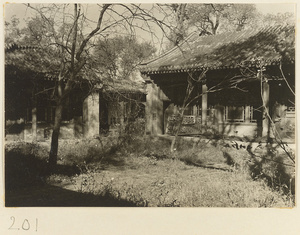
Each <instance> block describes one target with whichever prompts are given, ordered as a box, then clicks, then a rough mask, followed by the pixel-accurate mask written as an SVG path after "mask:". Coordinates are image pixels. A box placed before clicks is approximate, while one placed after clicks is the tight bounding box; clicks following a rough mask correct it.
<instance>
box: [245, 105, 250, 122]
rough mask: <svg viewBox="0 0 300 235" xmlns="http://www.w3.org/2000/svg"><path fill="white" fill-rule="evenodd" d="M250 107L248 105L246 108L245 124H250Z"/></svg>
mask: <svg viewBox="0 0 300 235" xmlns="http://www.w3.org/2000/svg"><path fill="white" fill-rule="evenodd" d="M250 112H251V110H250V105H246V107H245V123H250Z"/></svg>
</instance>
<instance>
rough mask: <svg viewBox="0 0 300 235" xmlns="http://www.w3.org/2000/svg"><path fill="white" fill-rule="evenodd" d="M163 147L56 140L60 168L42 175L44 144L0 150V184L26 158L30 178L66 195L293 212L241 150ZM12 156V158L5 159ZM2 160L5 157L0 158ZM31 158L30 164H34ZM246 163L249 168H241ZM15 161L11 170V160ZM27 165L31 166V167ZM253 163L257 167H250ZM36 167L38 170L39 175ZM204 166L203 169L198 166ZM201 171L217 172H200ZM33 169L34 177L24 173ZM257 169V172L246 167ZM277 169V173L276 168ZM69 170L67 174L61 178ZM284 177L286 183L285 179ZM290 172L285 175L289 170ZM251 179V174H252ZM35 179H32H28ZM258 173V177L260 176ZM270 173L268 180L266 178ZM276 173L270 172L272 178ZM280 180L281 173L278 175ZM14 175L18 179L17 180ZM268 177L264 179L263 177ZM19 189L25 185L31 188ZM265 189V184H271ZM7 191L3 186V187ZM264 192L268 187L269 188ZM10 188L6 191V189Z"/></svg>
mask: <svg viewBox="0 0 300 235" xmlns="http://www.w3.org/2000/svg"><path fill="white" fill-rule="evenodd" d="M169 146H170V142H169V141H168V140H161V139H158V138H151V137H149V138H145V139H139V138H137V139H133V141H132V142H130V143H128V142H126V143H124V142H122V141H121V142H120V141H119V140H116V139H109V138H103V139H101V141H100V140H95V139H94V140H84V141H73V142H72V141H64V142H61V143H60V155H59V157H60V161H59V167H60V170H57V171H56V172H54V173H52V174H44V173H43V169H44V168H45V164H42V165H41V164H40V162H41V160H44V162H45V159H47V155H48V148H49V146H47V145H46V144H43V146H41V145H38V146H35V145H28V144H27V145H24V144H22V143H20V144H13V145H8V146H6V151H7V154H6V157H7V159H6V163H7V164H6V167H7V169H6V172H7V173H8V174H6V182H10V184H13V183H11V182H14V179H15V181H17V179H16V177H15V173H14V172H17V171H18V169H17V168H18V167H19V168H20V169H21V168H24V164H20V162H22V161H23V160H22V159H27V157H25V156H27V155H28V154H29V156H30V157H29V159H31V160H30V161H27V162H26V164H29V165H26V169H27V170H26V172H23V171H20V172H21V173H22V172H23V173H24V174H25V173H26V174H27V172H29V173H30V172H32V174H31V173H30V174H31V176H30V180H31V181H34V179H36V178H40V179H42V180H41V182H43V183H45V184H47V185H51V186H56V187H57V186H58V187H60V188H62V189H65V190H68V191H75V192H78V193H81V194H82V193H83V194H92V195H98V196H101V197H103V198H113V199H115V200H116V201H119V202H120V201H122V202H128V203H129V204H127V205H137V206H152V207H159V206H163V207H168V206H172V207H175V206H180V207H293V206H294V202H293V196H292V195H291V194H290V193H285V194H283V192H284V190H282V188H283V187H281V186H280V187H272V185H270V181H269V180H270V179H272V177H273V184H274V185H280V182H275V179H277V178H278V175H277V176H276V174H275V173H276V172H279V171H278V165H277V168H276V167H275V168H274V166H272V165H271V164H268V162H266V161H258V160H257V159H256V160H257V162H254V160H253V159H251V156H250V155H249V153H248V152H247V151H246V150H236V149H232V148H226V147H223V146H213V145H207V144H203V143H196V144H195V143H184V142H182V143H181V145H180V146H179V148H178V150H177V151H176V152H175V153H174V154H171V153H170V152H169ZM14 152H16V153H18V154H17V156H18V157H17V159H13V158H12V156H13V155H12V156H11V154H12V153H14ZM8 157H9V158H10V159H8ZM33 158H38V159H39V160H38V164H35V162H34V159H33ZM249 159H250V160H251V161H252V162H251V161H250V163H251V164H248V163H249ZM16 160H17V161H19V163H18V164H17V165H16V164H15V165H14V162H16ZM33 163H34V164H33ZM258 163H259V164H258ZM39 166H41V167H42V168H41V169H39ZM199 166H204V167H199ZM206 166H213V167H215V168H219V169H223V170H216V169H208V168H205V167H206ZM30 167H31V168H32V167H34V171H32V170H31V168H30ZM255 167H258V168H259V167H261V168H260V169H259V171H258V172H259V173H257V174H256V173H255V171H254V170H253V169H255ZM228 170H230V171H228ZM281 170H282V169H281ZM68 172H69V173H68ZM284 172H285V173H286V175H285V176H286V177H287V179H290V178H291V177H290V175H289V174H288V173H287V172H286V171H284ZM291 172H292V170H291ZM254 173H255V175H254ZM36 174H37V175H36ZM263 174H265V175H264V176H265V177H261V176H263ZM272 174H273V176H272ZM277 174H278V173H277ZM281 174H282V171H281ZM17 175H18V179H20V178H22V176H19V174H17ZM266 176H268V177H266ZM31 181H30V182H27V181H26V183H27V184H32V182H31ZM274 185H273V186H274ZM8 186H9V185H8ZM270 186H271V187H270ZM10 189H12V190H14V187H10Z"/></svg>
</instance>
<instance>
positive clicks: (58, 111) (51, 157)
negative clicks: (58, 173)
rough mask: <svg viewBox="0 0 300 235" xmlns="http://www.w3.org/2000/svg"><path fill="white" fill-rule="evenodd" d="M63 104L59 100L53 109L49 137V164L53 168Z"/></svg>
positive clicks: (55, 162) (55, 159) (55, 160)
mask: <svg viewBox="0 0 300 235" xmlns="http://www.w3.org/2000/svg"><path fill="white" fill-rule="evenodd" d="M62 111H63V104H62V103H61V102H60V103H59V104H58V105H57V107H56V109H55V117H54V126H53V132H52V138H51V150H50V154H49V166H50V168H54V167H55V166H56V164H57V152H58V137H59V132H60V124H61V119H62Z"/></svg>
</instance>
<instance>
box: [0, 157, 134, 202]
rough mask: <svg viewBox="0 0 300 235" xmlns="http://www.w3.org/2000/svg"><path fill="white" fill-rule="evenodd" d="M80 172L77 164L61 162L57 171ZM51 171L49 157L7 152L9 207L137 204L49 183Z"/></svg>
mask: <svg viewBox="0 0 300 235" xmlns="http://www.w3.org/2000/svg"><path fill="white" fill-rule="evenodd" d="M79 172H80V171H79V169H78V168H77V167H76V166H68V165H60V166H58V167H57V169H56V170H55V172H54V173H55V174H62V175H67V176H72V175H75V174H78V173H79ZM50 174H51V173H50V171H49V170H48V165H47V162H46V160H45V159H39V158H37V157H35V156H33V155H24V154H22V153H20V152H18V151H6V152H5V206H6V207H89V206H93V207H97V206H98V207H133V206H135V204H133V203H132V202H128V201H125V200H119V199H115V198H113V197H112V196H110V195H109V194H106V195H105V196H97V195H94V194H87V193H80V192H76V191H72V190H67V189H63V188H61V187H57V186H53V185H49V184H47V183H46V180H45V179H46V177H47V176H49V175H50Z"/></svg>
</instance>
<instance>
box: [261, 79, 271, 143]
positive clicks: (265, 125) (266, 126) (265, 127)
mask: <svg viewBox="0 0 300 235" xmlns="http://www.w3.org/2000/svg"><path fill="white" fill-rule="evenodd" d="M262 96H263V97H262V99H263V106H264V107H263V117H262V118H263V120H262V136H263V137H269V134H270V133H269V131H270V120H269V116H268V114H269V112H270V109H269V100H270V85H269V83H268V82H267V81H264V82H263V84H262Z"/></svg>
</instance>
